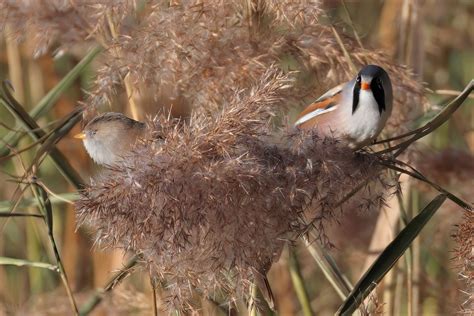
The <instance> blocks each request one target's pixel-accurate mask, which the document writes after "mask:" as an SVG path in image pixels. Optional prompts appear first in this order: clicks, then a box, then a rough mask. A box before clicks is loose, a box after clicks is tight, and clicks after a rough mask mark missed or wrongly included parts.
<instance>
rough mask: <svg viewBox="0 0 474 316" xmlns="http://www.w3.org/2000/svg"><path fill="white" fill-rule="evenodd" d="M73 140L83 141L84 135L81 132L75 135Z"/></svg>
mask: <svg viewBox="0 0 474 316" xmlns="http://www.w3.org/2000/svg"><path fill="white" fill-rule="evenodd" d="M74 138H78V139H84V138H86V133H84V132H82V133H79V134H76V135H74Z"/></svg>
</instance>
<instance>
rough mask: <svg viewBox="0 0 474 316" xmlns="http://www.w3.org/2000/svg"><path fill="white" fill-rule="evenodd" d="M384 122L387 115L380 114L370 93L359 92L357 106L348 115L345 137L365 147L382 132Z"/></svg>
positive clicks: (384, 112)
mask: <svg viewBox="0 0 474 316" xmlns="http://www.w3.org/2000/svg"><path fill="white" fill-rule="evenodd" d="M386 120H387V113H386V111H382V113H380V111H379V106H378V104H377V101H376V100H375V98H374V95H373V93H372V91H365V90H361V91H360V96H359V105H358V106H357V109H356V111H355V112H353V113H350V119H348V123H347V125H346V128H347V134H348V135H347V136H349V137H350V138H351V139H352V141H353V142H354V143H356V144H357V145H359V146H364V145H367V144H369V143H370V142H371V141H372V140H373V139H375V138H376V137H377V136H378V134H379V133H380V132H381V131H382V129H383V127H384V125H385V122H386ZM359 146H357V147H359Z"/></svg>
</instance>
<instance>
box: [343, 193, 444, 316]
mask: <svg viewBox="0 0 474 316" xmlns="http://www.w3.org/2000/svg"><path fill="white" fill-rule="evenodd" d="M445 200H446V195H445V194H440V195H438V196H437V197H436V198H434V199H433V200H432V201H431V202H430V203H429V204H428V205H427V206H426V207H425V208H424V209H423V210H422V211H421V212H420V213H419V214H418V215H417V216H416V217H415V218H413V219H412V220H411V221H410V223H408V225H407V226H406V227H405V228H404V229H403V230H402V231H401V232H400V233H399V234H398V236H397V237H395V239H394V240H393V241H392V242H391V243H390V244H389V245H388V246H387V247H386V248H385V249H384V251H383V252H382V253H381V254H380V256H379V257H378V258H377V260H375V262H374V263H373V264H372V266H371V267H370V268H369V269H368V270H367V272H365V274H364V275H363V276H362V278H361V279H360V280H359V282H357V284H356V285H355V287H354V289H353V290H352V292H351V294H350V295H349V297H348V298H347V299H346V300H345V302H344V303H343V304H342V306H341V307H340V308H339V310H338V311H337V313H336V315H351V314H352V313H353V312H354V311H355V310H356V309H357V307H358V306H359V305H360V304H361V303H362V302H363V300H364V299H365V298H366V297H367V296H368V295H369V294H370V292H372V290H373V289H374V288H375V287H376V286H377V284H378V283H379V282H380V281H381V280H382V278H383V277H384V276H385V274H387V272H388V271H390V269H392V267H393V266H394V265H395V263H396V262H397V261H398V259H399V258H400V257H401V256H402V255H403V253H404V252H405V251H406V250H407V248H408V247H409V246H410V244H411V243H412V242H413V240H414V239H415V238H416V236H418V234H419V233H420V231H421V230H422V229H423V227H424V226H425V225H426V223H428V221H429V220H430V218H431V217H432V216H433V215H434V213H435V212H436V211H437V210H438V209H439V207H440V206H441V205H442V204H443V202H444V201H445Z"/></svg>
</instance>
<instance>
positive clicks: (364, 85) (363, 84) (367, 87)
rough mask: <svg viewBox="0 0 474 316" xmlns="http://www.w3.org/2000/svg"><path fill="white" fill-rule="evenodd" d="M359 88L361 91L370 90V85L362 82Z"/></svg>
mask: <svg viewBox="0 0 474 316" xmlns="http://www.w3.org/2000/svg"><path fill="white" fill-rule="evenodd" d="M360 88H361V89H362V90H370V84H368V83H367V82H364V81H362V83H361V85H360Z"/></svg>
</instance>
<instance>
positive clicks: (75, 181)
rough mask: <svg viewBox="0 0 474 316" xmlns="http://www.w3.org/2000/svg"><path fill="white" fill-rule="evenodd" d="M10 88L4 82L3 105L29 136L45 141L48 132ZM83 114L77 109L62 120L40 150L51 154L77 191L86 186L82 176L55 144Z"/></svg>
mask: <svg viewBox="0 0 474 316" xmlns="http://www.w3.org/2000/svg"><path fill="white" fill-rule="evenodd" d="M9 88H10V87H9V86H8V83H7V82H3V84H2V89H1V91H0V92H1V95H0V98H1V101H2V104H3V105H4V106H5V107H6V108H7V109H8V110H9V111H10V112H12V114H13V115H15V116H16V117H17V118H18V119H19V120H20V122H21V124H22V125H23V126H24V127H25V128H26V129H27V130H28V131H29V134H30V135H31V137H32V138H33V139H34V140H36V141H37V140H40V139H43V138H44V137H45V135H46V132H44V131H43V130H42V129H41V128H40V127H39V125H38V124H37V123H36V121H35V120H34V118H33V117H31V116H30V115H29V114H28V112H26V111H25V109H24V107H23V106H22V105H21V104H20V103H18V102H17V101H16V100H15V98H14V97H13V96H12V95H11V93H10V91H9ZM81 113H82V108H77V109H76V110H75V111H73V112H71V113H70V114H69V115H68V116H66V117H65V118H64V119H63V120H62V124H60V125H59V126H58V127H57V128H56V129H55V130H54V131H53V135H52V136H51V137H49V138H47V139H46V140H45V143H44V144H45V145H44V146H43V147H42V148H41V150H40V153H46V152H47V153H49V155H50V156H51V158H52V160H53V162H54V165H55V166H56V167H57V168H58V170H59V171H60V172H61V174H63V176H64V177H65V178H66V180H68V181H69V182H70V183H71V184H72V185H74V186H75V187H76V188H77V189H79V188H82V187H83V185H84V182H83V181H82V179H81V176H80V175H79V174H78V173H77V172H76V171H75V170H74V168H73V167H72V166H71V165H70V164H69V162H68V160H67V158H66V157H65V156H64V155H63V154H62V153H61V152H60V151H59V150H58V149H57V148H55V147H54V144H55V143H57V142H58V141H59V139H60V138H61V137H63V136H64V135H65V134H66V133H67V132H68V131H69V130H70V129H71V128H72V127H73V126H74V125H75V124H76V123H77V122H79V121H80V119H81ZM53 136H54V137H53ZM35 161H36V159H35ZM33 164H34V163H33ZM38 165H39V164H38Z"/></svg>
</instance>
